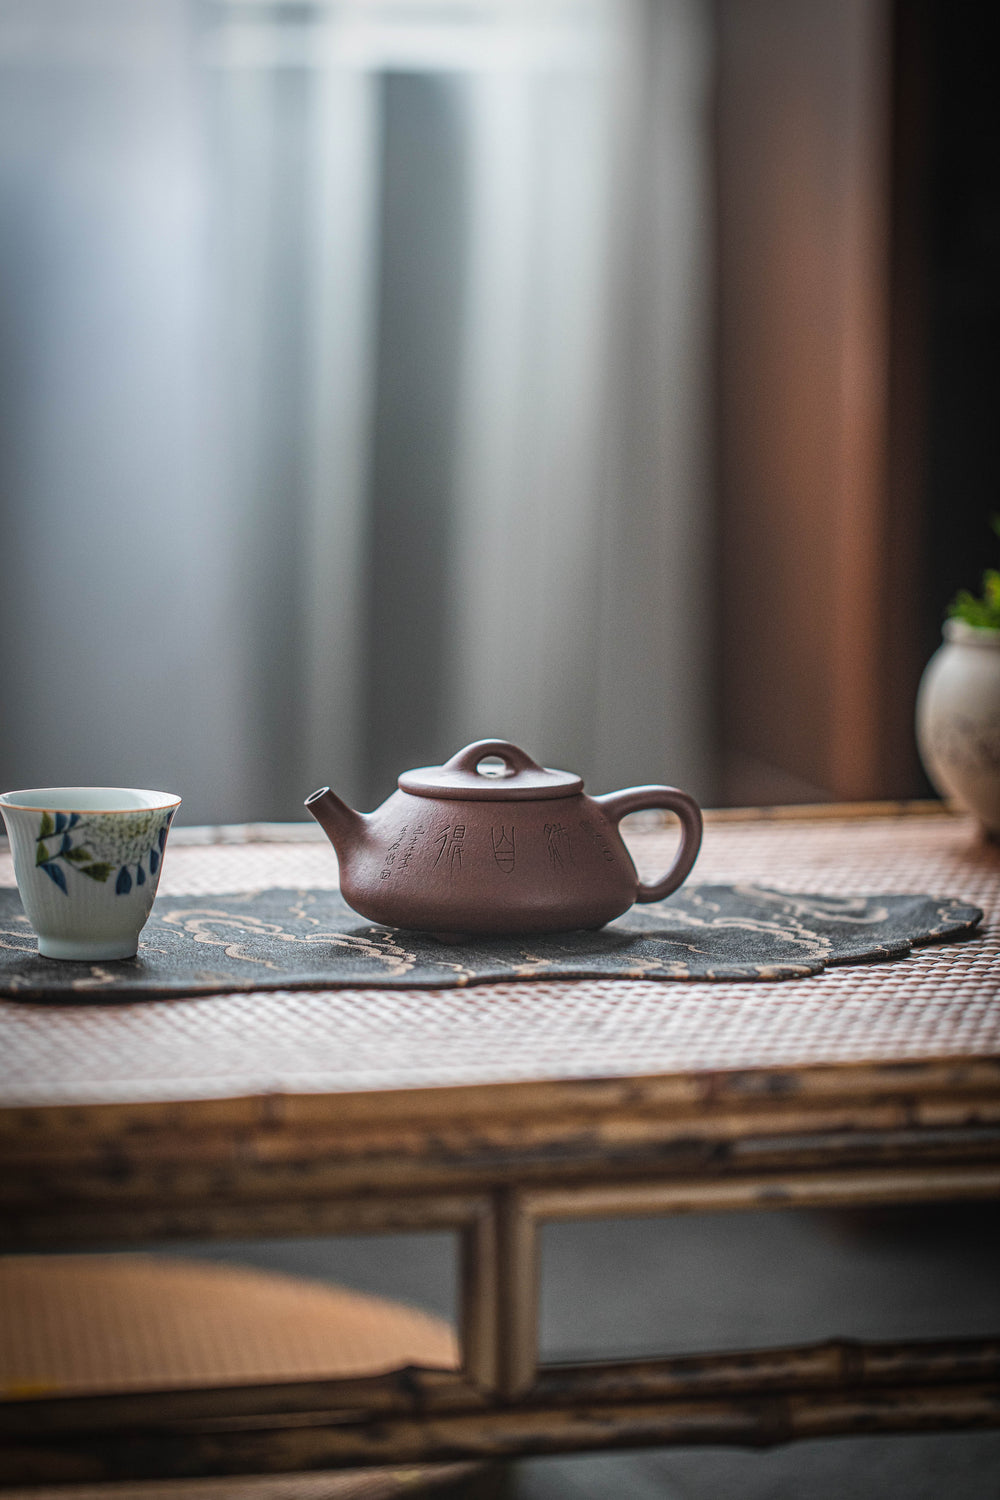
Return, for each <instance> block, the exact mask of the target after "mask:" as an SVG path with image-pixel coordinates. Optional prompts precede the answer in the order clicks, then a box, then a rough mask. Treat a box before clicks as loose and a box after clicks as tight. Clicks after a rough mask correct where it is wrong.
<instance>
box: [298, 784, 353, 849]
mask: <svg viewBox="0 0 1000 1500" xmlns="http://www.w3.org/2000/svg"><path fill="white" fill-rule="evenodd" d="M305 805H306V807H308V809H309V811H310V812H311V813H312V815H313V817H314V818H315V819H316V821H317V823H318V824H319V825H320V827H321V828H322V830H323V832H324V833H325V834H326V836H327V838H328V839H329V840H330V843H331V844H332V845H333V847H334V848H335V849H336V851H337V856H338V858H339V859H341V860H343V858H344V857H345V855H347V854H348V853H349V851H350V850H351V849H353V848H355V847H356V846H357V844H358V843H359V842H360V841H361V840H362V839H363V838H364V837H365V833H366V831H367V830H366V828H365V819H364V816H363V814H361V813H359V812H355V811H354V810H353V808H350V807H348V805H347V803H346V802H342V801H341V800H340V798H339V797H338V796H337V794H336V793H335V792H331V790H330V788H329V787H328V786H323V787H320V789H319V791H318V792H313V794H312V796H311V797H307V798H306V800H305Z"/></svg>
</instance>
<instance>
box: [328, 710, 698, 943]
mask: <svg viewBox="0 0 1000 1500" xmlns="http://www.w3.org/2000/svg"><path fill="white" fill-rule="evenodd" d="M491 760H492V762H493V764H492V766H491V765H490V764H489V762H490V761H491ZM398 785H399V790H398V791H395V792H393V794H392V796H391V797H389V799H388V800H387V801H386V802H384V803H383V804H382V806H381V807H379V808H376V810H375V811H374V812H373V813H369V814H368V815H367V816H365V815H363V814H362V813H357V812H353V811H352V810H351V809H350V808H349V807H347V806H346V805H345V803H343V802H342V801H341V800H340V798H339V797H337V796H335V795H334V793H333V792H331V791H330V789H329V787H323V788H322V789H321V790H320V791H318V792H313V794H312V796H311V797H309V798H307V800H306V804H305V805H306V807H308V809H309V811H310V812H311V813H312V815H313V817H314V818H315V819H316V820H317V822H318V823H319V824H320V825H321V826H322V828H323V829H324V831H325V832H326V834H327V837H328V838H329V839H330V841H331V843H332V844H333V846H334V848H335V849H336V851H337V857H338V859H339V861H340V880H341V890H342V891H343V894H344V899H345V900H346V901H347V902H348V903H349V904H350V905H351V906H352V907H353V908H354V910H355V911H357V912H360V913H361V915H362V916H363V917H368V918H370V920H371V921H373V922H381V923H383V924H384V925H385V926H388V927H407V928H411V929H414V930H416V931H422V932H432V933H436V934H438V935H439V936H443V937H455V936H458V935H460V934H467V933H493V934H504V933H505V934H509V935H513V934H518V933H533V932H564V931H568V930H570V929H572V928H579V927H591V928H596V927H603V926H604V924H605V922H610V921H611V920H612V918H614V917H617V916H620V915H621V913H622V912H623V911H626V910H627V908H628V907H630V906H631V905H632V903H633V901H660V900H662V899H663V897H664V896H669V894H670V892H671V891H675V890H676V889H677V887H678V886H679V885H680V884H681V882H682V881H683V880H684V878H685V877H686V876H687V874H688V872H689V871H690V869H691V866H692V865H693V864H694V862H695V859H696V858H697V855H698V849H699V847H700V844H701V813H700V812H699V810H698V804H697V803H696V802H695V801H694V799H693V798H692V797H689V796H688V795H687V793H686V792H679V791H677V790H676V789H675V788H674V787H669V786H639V787H631V788H630V789H629V790H627V791H622V792H608V793H606V794H605V795H604V796H601V797H588V796H586V795H585V794H584V791H583V782H582V781H581V779H580V777H579V776H574V775H573V774H572V773H570V772H568V771H551V770H546V769H544V768H543V767H542V766H539V765H536V763H535V762H534V761H533V760H532V759H531V757H530V756H529V755H526V754H525V752H524V751H523V750H519V749H518V748H517V746H516V745H510V744H508V743H507V741H506V740H478V741H477V742H476V743H475V744H474V745H467V746H466V747H465V749H464V750H460V751H459V752H458V754H457V755H453V756H452V758H451V760H449V761H447V762H446V764H445V765H443V766H425V767H423V768H422V769H420V770H416V771H406V772H404V773H403V775H402V776H400V778H399V783H398ZM652 807H665V808H669V809H670V810H671V812H674V813H676V814H677V816H678V818H679V819H680V822H681V844H680V848H679V850H678V853H677V857H676V859H675V860H674V862H673V864H672V865H671V867H670V869H669V870H668V871H667V873H666V874H665V875H662V876H661V877H660V879H659V880H656V881H653V882H652V883H651V884H647V883H646V882H644V881H641V880H640V879H639V876H638V875H637V874H636V870H635V866H634V865H633V863H632V861H631V859H630V858H629V854H628V851H627V849H626V848H625V845H624V844H623V842H622V839H621V835H620V833H619V832H618V824H619V822H620V821H621V819H622V818H623V817H624V816H625V814H626V813H631V812H638V811H639V810H640V809H641V808H652Z"/></svg>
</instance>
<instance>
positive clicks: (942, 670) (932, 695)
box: [917, 516, 1000, 840]
mask: <svg viewBox="0 0 1000 1500" xmlns="http://www.w3.org/2000/svg"><path fill="white" fill-rule="evenodd" d="M992 524H993V530H994V531H995V532H996V533H997V535H998V536H1000V516H995V517H994V518H993V523H992ZM943 634H944V643H943V644H942V646H941V647H940V648H939V650H937V651H936V652H935V653H934V655H933V656H932V657H931V659H930V661H929V662H928V663H927V666H926V668H925V670H924V675H923V677H922V678H921V681H920V690H919V692H918V694H917V743H918V745H919V747H920V756H921V759H922V760H923V763H924V768H925V770H926V771H927V774H928V776H929V777H930V779H931V781H932V782H933V783H934V785H935V787H936V788H937V790H938V791H939V792H940V793H941V795H942V796H944V797H949V798H951V799H953V800H954V801H955V802H956V803H957V804H958V805H959V806H961V807H965V808H967V809H968V810H969V811H970V812H972V813H974V814H975V816H976V817H977V818H978V819H979V821H980V823H981V824H982V826H983V829H984V831H985V833H986V834H987V836H988V837H990V838H993V839H997V840H1000V570H997V569H995V568H988V569H987V570H986V572H985V573H984V574H983V586H982V593H981V594H980V595H976V594H972V593H970V592H969V590H968V589H962V591H961V592H960V593H959V594H957V595H956V597H955V599H954V600H953V601H952V603H951V605H950V606H949V609H948V618H947V620H946V621H945V625H944V632H943Z"/></svg>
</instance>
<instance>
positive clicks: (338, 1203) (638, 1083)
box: [0, 804, 1000, 1483]
mask: <svg viewBox="0 0 1000 1500" xmlns="http://www.w3.org/2000/svg"><path fill="white" fill-rule="evenodd" d="M626 834H627V837H628V839H629V842H630V845H631V847H632V849H633V854H634V857H635V860H636V863H637V865H638V866H639V867H640V870H641V871H642V872H643V873H647V872H652V871H653V870H655V869H656V868H662V867H663V864H664V861H665V857H666V853H667V849H666V844H667V842H668V841H669V840H670V833H669V830H668V829H666V828H665V827H663V826H660V825H658V824H656V823H655V820H652V819H650V818H649V817H646V818H645V821H643V820H640V821H639V825H638V826H637V827H635V828H633V829H631V830H628V829H626ZM5 858H6V856H0V859H5ZM693 878H695V879H698V880H704V881H708V880H727V879H728V880H732V879H736V880H756V881H763V882H765V883H773V884H775V885H777V886H784V887H786V888H789V889H799V890H816V891H824V892H830V893H847V892H862V891H878V890H886V891H888V890H897V891H902V890H927V891H930V892H932V893H934V894H941V895H951V896H959V897H963V898H965V899H969V900H972V901H974V902H976V903H977V904H978V905H980V906H982V907H983V908H984V909H985V910H986V913H987V916H986V923H985V925H984V930H983V934H982V935H981V936H979V937H976V938H974V939H971V940H967V941H964V942H961V943H956V944H949V945H947V946H941V947H928V948H924V949H920V950H918V951H916V952H914V953H913V954H912V955H911V956H910V957H909V958H906V959H903V960H897V961H894V962H891V963H883V964H876V965H866V966H858V967H853V968H840V969H833V970H829V971H827V972H826V973H824V974H822V975H820V976H817V977H815V978H811V979H807V980H801V981H784V982H782V983H741V984H734V983H717V984H713V983H705V982H700V983H692V982H687V983H662V982H654V981H636V980H624V981H600V982H598V981H589V982H585V983H566V982H563V983H549V982H546V983H531V984H529V983H504V984H499V985H487V986H481V987H475V988H469V989H464V990H463V989H451V990H436V991H435V990H424V991H419V990H418V991H413V990H410V991H402V990H400V991H392V990H367V991H366V990H331V991H323V992H308V993H306V992H298V993H296V992H292V991H270V992H261V993H259V994H256V995H238V996H235V995H234V996H224V995H223V996H210V997H202V998H197V999H191V1000H180V1001H177V1000H174V1001H157V1002H145V1003H143V1004H141V1005H129V1006H114V1005H100V1004H96V1005H94V1006H92V1007H91V1006H87V1007H62V1006H52V1007H47V1006H29V1005H23V1004H16V1003H2V1004H0V1057H2V1064H0V1067H2V1082H0V1142H2V1145H0V1151H2V1173H0V1204H2V1218H0V1225H2V1227H0V1244H2V1246H3V1248H4V1249H5V1250H8V1251H17V1250H26V1249H29V1248H36V1247H53V1246H58V1247H61V1248H81V1247H87V1246H97V1245H105V1244H108V1243H109V1242H121V1243H125V1244H138V1243H141V1242H144V1241H162V1240H164V1239H170V1238H175V1237H196V1238H207V1237H223V1238H225V1237H241V1238H242V1237H252V1236H279V1235H280V1236H288V1235H327V1234H337V1233H341V1232H371V1231H374V1230H379V1231H387V1232H392V1231H404V1230H412V1229H449V1230H453V1231H454V1232H455V1233H456V1234H457V1235H458V1236H459V1237H460V1243H461V1261H462V1290H461V1308H460V1319H459V1322H460V1335H461V1344H462V1350H463V1358H462V1368H461V1369H460V1370H447V1369H441V1370H415V1369H410V1370H407V1371H405V1372H387V1373H377V1374H373V1375H371V1376H366V1377H363V1378H358V1379H349V1380H337V1381H332V1380H331V1381H310V1382H294V1383H287V1382H286V1383H279V1384H272V1385H270V1386H252V1387H249V1386H241V1387H238V1388H231V1389H228V1390H214V1389H184V1390H173V1391H161V1392H130V1393H112V1394H108V1395H101V1396H90V1397H86V1398H61V1399H60V1398H44V1399H43V1398H38V1399H24V1400H20V1401H9V1402H6V1403H3V1404H2V1405H0V1429H2V1432H3V1435H4V1437H5V1438H6V1440H7V1441H6V1446H5V1447H4V1449H3V1452H2V1454H0V1482H7V1483H12V1482H16V1481H20V1482H24V1481H25V1479H26V1478H30V1479H32V1480H35V1481H41V1480H47V1479H56V1478H59V1479H62V1480H63V1481H64V1482H65V1481H73V1480H75V1479H84V1478H90V1479H93V1478H94V1477H101V1476H105V1477H111V1476H115V1477H132V1476H134V1477H137V1478H141V1477H144V1476H155V1477H167V1476H170V1475H188V1476H191V1475H204V1474H213V1473H215V1474H222V1473H231V1474H238V1473H249V1472H255V1473H263V1472H282V1471H293V1470H309V1469H320V1468H325V1467H331V1468H332V1467H337V1466H358V1465H365V1464H386V1463H388V1462H434V1461H439V1460H447V1459H453V1458H460V1457H477V1456H497V1455H501V1456H513V1455H519V1454H529V1453H544V1452H558V1451H572V1450H585V1449H588V1448H607V1447H614V1446H621V1447H635V1446H640V1445H643V1444H652V1445H655V1444H666V1443H707V1442H710V1443H724V1442H732V1443H741V1444H759V1443H775V1442H783V1441H788V1440H791V1439H794V1438H801V1437H810V1436H821V1435H822V1436H829V1435H833V1434H836V1433H841V1432H849V1431H854V1432H859V1431H863V1432H876V1431H881V1432H888V1431H897V1432H898V1431H907V1430H913V1429H916V1428H929V1427H975V1426H995V1425H1000V1335H998V1336H996V1337H992V1338H985V1337H984V1338H980V1339H963V1340H934V1341H922V1342H913V1343H905V1344H901V1343H892V1344H888V1343H873V1342H872V1343H861V1342H852V1341H844V1340H836V1339H833V1340H831V1341H830V1342H829V1343H824V1344H821V1345H815V1346H804V1347H797V1348H771V1349H765V1350H756V1351H753V1350H751V1351H742V1352H738V1353H734V1354H712V1355H703V1356H685V1357H683V1358H678V1357H675V1358H669V1357H665V1358H660V1359H648V1360H633V1361H619V1362H608V1361H604V1362H588V1363H579V1364H574V1365H559V1366H541V1367H540V1366H539V1363H538V1356H537V1300H538V1290H537V1288H538V1227H539V1225H540V1224H542V1223H544V1222H547V1221H551V1220H557V1219H572V1218H585V1217H598V1216H603V1215H613V1214H630V1215H631V1214H664V1213H683V1212H695V1211H698V1212H701V1211H711V1210H728V1209H734V1208H746V1209H751V1208H753V1209H759V1208H773V1209H781V1208H787V1207H801V1206H816V1205H823V1206H831V1207H835V1206H856V1205H867V1204H882V1203H900V1202H912V1201H928V1200H949V1199H962V1198H965V1199H972V1198H985V1197H993V1196H995V1195H996V1194H997V1193H998V1191H1000V1088H998V1084H1000V1045H998V1044H1000V851H998V850H997V848H995V847H994V846H992V845H990V844H987V843H985V842H983V841H981V840H980V839H979V838H978V836H977V834H976V830H975V828H974V827H973V825H972V823H971V821H970V820H968V819H966V818H963V817H959V816H952V815H949V814H948V813H947V812H946V811H945V810H942V809H940V808H936V807H929V806H927V805H925V804H914V805H909V804H903V805H895V804H893V805H877V806H868V807H864V808H836V807H834V808H818V809H811V810H803V809H773V810H769V811H767V812H763V813H756V814H752V813H737V814H732V813H720V814H714V815H713V814H710V815H709V817H708V820H707V827H706V837H705V844H704V850H703V854H702V856H701V859H700V861H699V864H698V867H697V869H696V872H695V876H694V877H693ZM10 879H11V873H10V867H9V863H8V864H6V865H0V881H3V880H7V881H8V882H9V881H10ZM335 882H336V868H335V862H334V859H333V856H332V853H331V852H330V850H329V846H328V845H327V844H326V843H325V842H318V841H317V839H316V837H315V835H314V834H313V831H312V830H311V829H309V830H307V829H305V828H300V827H299V826H298V825H295V826H292V825H288V826H285V827H280V826H270V827H258V828H252V829H221V830H200V831H190V832H189V833H188V834H187V835H186V836H185V832H184V830H177V831H176V832H175V834H174V835H173V836H172V842H171V846H170V848H169V849H168V854H167V859H166V861H165V866H164V872H163V877H162V889H163V890H164V891H169V892H171V893H173V894H178V893H182V892H192V893H204V894H206V895H210V894H211V893H212V892H213V891H215V892H219V891H223V890H249V889H254V888H257V887H260V886H263V885H301V886H330V885H333V884H335Z"/></svg>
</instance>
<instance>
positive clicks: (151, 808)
mask: <svg viewBox="0 0 1000 1500" xmlns="http://www.w3.org/2000/svg"><path fill="white" fill-rule="evenodd" d="M180 801H181V799H180V797H175V796H173V795H171V793H169V792H147V791H141V790H137V789H136V788H134V787H107V786H57V787H40V788H36V789H35V790H32V791H24V792H4V793H2V794H0V812H2V813H3V817H4V821H5V823H6V824H7V832H8V834H9V835H10V845H11V852H12V853H13V856H14V874H15V876H16V878H17V888H18V890H19V891H20V893H21V900H22V902H23V903H24V909H25V911H26V912H27V914H28V920H29V921H30V923H31V925H32V927H33V928H34V929H35V932H36V933H37V934H38V951H39V953H41V954H42V955H43V956H44V957H45V958H69V959H79V960H84V961H85V960H87V959H101V958H134V956H135V954H136V953H137V952H138V950H139V933H140V932H141V931H142V929H143V927H144V926H145V925H146V921H147V919H148V917H149V913H150V909H151V908H152V905H153V897H154V896H155V895H156V887H157V884H158V882H159V878H160V869H161V867H162V864H163V850H164V846H165V844H166V842H167V833H168V831H169V829H170V821H171V819H172V818H173V815H174V813H175V812H176V811H177V808H178V807H179V806H180Z"/></svg>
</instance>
